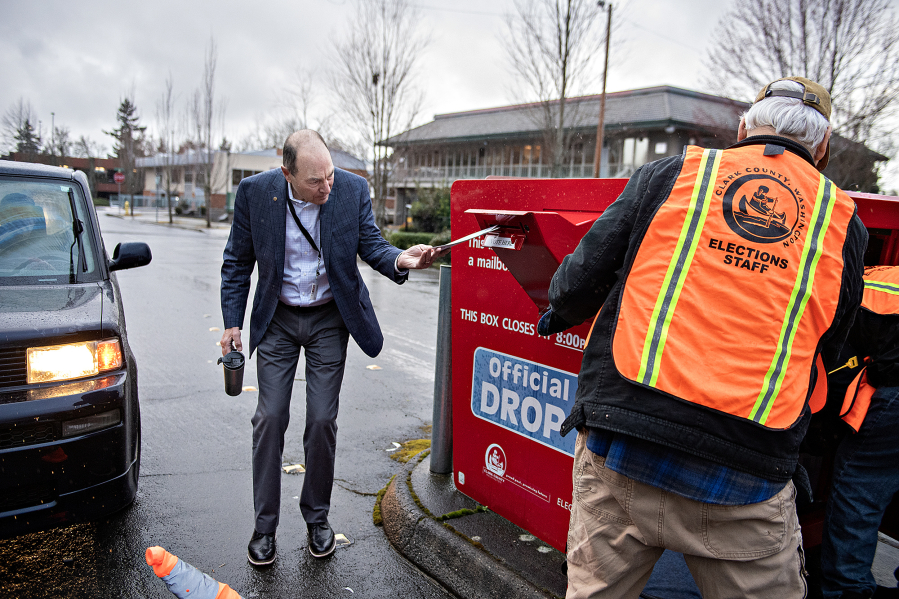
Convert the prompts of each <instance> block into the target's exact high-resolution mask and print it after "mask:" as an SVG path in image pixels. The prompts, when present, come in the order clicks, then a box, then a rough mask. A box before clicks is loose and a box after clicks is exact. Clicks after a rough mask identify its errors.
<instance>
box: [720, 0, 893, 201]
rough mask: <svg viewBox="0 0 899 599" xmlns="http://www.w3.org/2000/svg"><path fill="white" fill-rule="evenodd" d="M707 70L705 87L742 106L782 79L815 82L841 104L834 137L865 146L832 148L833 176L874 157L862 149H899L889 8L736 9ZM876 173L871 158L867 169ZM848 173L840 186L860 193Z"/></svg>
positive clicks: (827, 2) (874, 3) (769, 0)
mask: <svg viewBox="0 0 899 599" xmlns="http://www.w3.org/2000/svg"><path fill="white" fill-rule="evenodd" d="M705 68H706V75H705V77H704V83H705V85H707V86H708V87H709V88H710V89H712V90H713V91H716V92H718V93H724V94H727V95H730V96H731V97H734V98H739V99H747V100H753V99H755V94H756V93H758V90H759V89H761V88H762V86H764V85H765V84H767V83H769V82H771V81H773V80H775V79H778V78H780V77H788V76H802V77H807V78H809V79H812V80H813V81H816V82H818V83H820V84H821V85H822V86H824V87H825V88H826V89H827V90H828V91H829V92H830V95H831V98H832V101H833V115H832V119H831V120H832V121H833V124H834V131H835V132H836V133H838V134H839V135H840V136H842V137H844V138H846V139H847V140H849V141H851V142H857V143H854V144H853V143H850V144H844V145H843V147H841V148H838V147H837V146H836V145H834V146H833V147H832V148H831V150H832V155H831V161H830V163H831V164H830V165H829V166H828V169H827V171H828V172H827V174H828V175H831V176H833V174H834V172H833V171H832V167H833V168H838V167H840V166H841V164H840V163H841V160H842V159H843V158H845V160H846V162H847V164H848V162H850V157H849V156H848V155H847V156H841V154H842V153H844V152H851V151H861V152H867V150H865V149H864V146H861V145H859V144H864V145H867V146H868V147H871V148H875V149H877V150H879V151H881V152H888V151H889V150H890V148H891V147H892V146H893V142H892V136H893V133H894V132H893V130H892V127H891V126H890V121H891V119H892V118H893V117H895V116H896V109H897V101H896V100H897V98H899V20H897V19H896V17H895V15H894V14H893V12H892V10H891V4H890V2H889V0H745V1H743V2H738V3H734V4H733V5H732V7H731V9H730V10H729V11H728V12H727V13H726V14H725V16H724V17H722V19H721V21H720V23H719V26H718V27H717V28H716V30H715V33H714V34H713V37H712V44H711V49H710V51H709V53H708V55H707V57H706V60H705ZM851 162H853V164H856V163H857V161H856V160H855V159H854V158H853V159H852V160H851ZM872 165H873V161H872V159H870V158H869V159H868V167H867V168H869V169H870V168H872ZM842 170H844V171H846V172H844V173H842V174H841V175H839V176H834V182H835V183H837V184H838V185H841V186H843V185H849V184H852V185H857V183H853V177H854V176H859V175H858V171H857V169H853V170H847V169H842ZM853 173H855V175H853ZM875 181H876V177H875ZM875 185H876V183H875Z"/></svg>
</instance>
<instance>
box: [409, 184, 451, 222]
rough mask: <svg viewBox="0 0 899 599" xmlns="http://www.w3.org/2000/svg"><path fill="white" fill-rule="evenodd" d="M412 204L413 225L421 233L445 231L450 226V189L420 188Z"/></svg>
mask: <svg viewBox="0 0 899 599" xmlns="http://www.w3.org/2000/svg"><path fill="white" fill-rule="evenodd" d="M416 192H417V195H418V200H417V201H415V202H412V210H411V213H412V223H413V226H414V227H415V228H416V229H418V230H419V231H433V232H435V233H436V232H437V231H443V230H446V229H448V228H449V226H450V188H449V187H431V188H424V187H419V188H418V189H417V190H416Z"/></svg>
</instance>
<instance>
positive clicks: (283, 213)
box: [265, 172, 290, 277]
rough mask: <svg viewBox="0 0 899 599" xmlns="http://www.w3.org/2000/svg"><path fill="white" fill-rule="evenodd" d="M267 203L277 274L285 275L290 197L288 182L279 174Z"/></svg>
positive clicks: (272, 185)
mask: <svg viewBox="0 0 899 599" xmlns="http://www.w3.org/2000/svg"><path fill="white" fill-rule="evenodd" d="M265 201H266V202H268V204H269V216H270V218H271V223H272V225H271V231H272V237H271V247H272V251H273V252H274V254H275V269H276V272H278V273H279V274H281V276H282V277H283V275H284V247H285V244H286V239H287V221H286V220H285V219H286V218H287V202H289V201H290V196H289V195H288V194H287V181H286V180H285V179H284V177H282V176H281V173H280V172H279V173H278V177H277V179H275V181H274V182H272V184H271V186H269V190H268V194H267V197H266V198H265Z"/></svg>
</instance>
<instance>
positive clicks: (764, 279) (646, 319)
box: [613, 145, 855, 429]
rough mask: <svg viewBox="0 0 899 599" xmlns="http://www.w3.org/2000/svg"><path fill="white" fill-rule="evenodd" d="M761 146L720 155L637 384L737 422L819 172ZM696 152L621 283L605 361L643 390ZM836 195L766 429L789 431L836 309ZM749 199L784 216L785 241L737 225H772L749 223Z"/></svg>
mask: <svg viewBox="0 0 899 599" xmlns="http://www.w3.org/2000/svg"><path fill="white" fill-rule="evenodd" d="M764 149H765V146H761V145H756V146H746V147H742V148H734V149H730V150H723V151H720V152H721V156H722V158H721V162H720V165H719V167H718V170H717V174H716V176H715V179H714V181H713V182H712V183H711V186H712V188H713V191H712V195H711V200H710V207H709V210H708V213H707V216H706V220H705V222H704V224H703V226H702V228H701V230H700V231H699V233H698V242H697V245H696V251H695V253H694V255H693V257H692V261H691V262H690V264H689V269H688V270H687V274H686V276H685V279H684V283H683V286H682V288H681V291H680V295H679V298H678V300H677V303H676V304H675V307H674V311H673V313H671V314H670V316H671V322H670V325H669V327H668V329H667V336H666V337H665V343H664V346H663V352H662V354H661V358H660V360H659V362H658V364H657V365H656V370H657V371H658V378H657V380H656V382H655V384H654V385H649V384H647V386H650V387H653V388H655V389H657V390H659V391H662V392H665V393H668V394H670V395H673V396H675V397H678V398H681V399H684V400H686V401H689V402H692V403H695V404H699V405H703V406H706V407H708V408H711V409H714V410H717V411H720V412H725V413H729V414H733V415H735V416H740V417H743V418H749V417H750V414H751V413H752V410H753V408H754V406H755V405H756V402H757V399H758V397H759V394H760V393H761V392H762V390H763V389H764V388H765V387H766V386H767V385H766V383H765V377H766V373H767V372H768V369H769V366H770V365H771V363H772V361H773V359H774V356H775V353H776V351H777V348H778V339H779V337H780V332H781V327H782V325H783V322H784V321H785V319H786V314H787V307H788V305H789V301H790V296H791V293H792V290H793V288H794V285H795V282H796V279H797V275H798V269H799V265H800V262H801V257H802V251H803V247H804V246H805V244H806V243H808V238H809V232H810V230H811V228H812V225H813V223H812V214H813V209H814V205H815V201H816V195H817V192H818V188H819V182H820V179H819V173H818V172H817V171H816V170H815V169H814V168H812V167H811V165H809V164H808V163H807V162H806V161H804V160H803V159H802V158H800V157H799V156H796V155H795V154H792V153H791V152H784V153H783V154H782V155H778V156H764V155H763V152H764ZM702 155H703V149H702V148H697V147H689V148H688V149H687V152H686V156H685V159H684V165H683V168H682V170H681V174H680V175H679V176H678V178H677V180H676V181H675V183H674V186H673V188H672V191H671V193H670V195H669V197H668V199H666V200H665V202H664V203H663V204H662V205H661V206H660V207H659V209H658V211H657V212H656V214H655V216H654V217H653V219H652V222H651V223H650V225H649V227H648V228H647V231H646V233H645V235H644V237H643V239H642V241H641V244H640V248H639V250H638V251H637V255H636V257H635V259H634V263H633V265H632V267H631V270H630V273H629V274H628V279H627V282H626V284H625V288H624V293H623V296H622V302H621V308H620V311H619V317H618V322H617V324H616V329H615V333H614V338H613V354H614V358H615V364H616V366H617V368H618V370H619V372H620V373H621V374H622V375H623V376H624V377H625V378H627V379H629V380H631V381H634V382H637V383H638V384H646V383H643V382H641V381H640V380H639V373H640V367H641V359H642V355H643V353H644V342H645V341H646V338H647V335H648V334H649V333H650V331H649V329H650V324H651V321H652V317H653V311H654V309H655V306H656V302H657V298H658V297H659V295H660V292H661V290H662V288H663V284H664V282H665V278H666V273H667V271H668V269H669V264H670V263H671V261H672V256H673V255H674V253H675V250H676V245H677V243H678V239H679V237H680V236H681V230H682V228H683V226H684V223H685V221H686V220H687V214H688V209H689V206H690V202H691V196H692V195H693V193H694V187H695V186H696V185H697V179H698V178H699V177H700V176H701V174H702V173H700V166H701V160H702ZM747 164H751V165H757V166H753V167H747V166H746V165H747ZM766 190H767V191H766ZM835 193H836V201H835V202H833V211H832V213H831V219H830V225H829V228H828V230H827V235H826V236H825V238H824V240H823V244H822V247H823V251H822V254H821V257H820V260H819V262H818V263H817V264H816V265H814V266H815V272H814V280H813V285H812V287H811V290H810V291H811V293H810V296H809V300H808V303H807V305H806V307H805V311H804V314H803V316H802V318H801V319H800V320H798V323H797V326H796V328H795V333H796V334H795V338H794V341H793V343H792V346H791V351H790V359H789V362H788V363H787V366H786V368H785V375H784V379H783V382H782V384H781V387H780V391H779V394H778V395H777V397H776V400H775V401H774V402H773V403H772V404H771V405H772V407H771V411H770V413H769V414H768V416H767V419H766V421H765V423H764V424H765V426H767V427H769V428H775V429H785V428H789V427H790V426H791V425H792V424H793V423H795V422H796V420H797V419H798V418H799V416H800V415H801V413H802V409H803V406H804V405H805V402H806V399H807V398H808V397H809V381H810V378H811V369H812V367H813V364H814V361H815V356H816V352H817V346H818V342H819V340H820V338H821V336H822V335H823V334H824V333H825V331H826V330H827V329H828V328H829V327H830V326H831V324H832V322H833V318H834V314H835V312H836V308H837V303H838V301H839V292H840V286H841V276H842V271H843V244H844V242H845V237H846V231H847V228H848V224H849V221H850V219H851V218H852V215H853V214H854V210H855V204H854V203H853V202H852V200H851V199H850V198H849V197H848V196H847V195H846V194H845V193H843V192H842V191H840V190H839V189H836V192H835ZM757 197H761V198H762V199H761V200H759V199H756V198H757ZM753 200H754V201H755V204H756V206H759V207H760V208H761V209H763V210H768V211H769V213H773V214H775V215H780V214H783V215H784V217H783V220H784V222H785V223H786V224H785V225H784V229H785V230H787V231H789V235H788V237H786V238H784V239H777V238H776V237H774V241H773V242H772V241H771V240H770V238H762V237H760V236H759V235H754V234H753V233H752V232H750V231H747V229H746V228H745V226H744V225H742V224H740V222H738V221H737V220H736V219H735V217H734V214H736V212H737V211H740V210H741V209H742V210H744V212H741V214H740V218H742V219H744V221H745V218H746V217H745V214H746V213H750V218H752V215H753V214H756V216H755V218H756V219H757V220H758V221H759V222H761V223H765V224H759V225H756V227H757V229H759V230H761V228H762V227H769V229H770V227H772V225H771V220H772V219H771V218H769V219H767V222H766V219H765V218H760V219H759V218H758V216H757V214H758V213H760V211H759V210H756V212H755V213H753V208H752V207H751V206H750V205H751V203H752V201H753ZM774 200H777V203H775V202H774ZM728 210H729V211H730V212H729V213H728ZM778 218H780V217H779V216H778ZM744 221H741V222H744ZM735 222H737V224H736V225H735V224H734V223H735ZM777 222H778V223H780V221H779V220H778V221H777ZM787 225H789V226H787ZM774 226H775V228H776V227H777V226H779V224H778V225H774ZM760 239H762V241H760ZM797 301H798V300H797Z"/></svg>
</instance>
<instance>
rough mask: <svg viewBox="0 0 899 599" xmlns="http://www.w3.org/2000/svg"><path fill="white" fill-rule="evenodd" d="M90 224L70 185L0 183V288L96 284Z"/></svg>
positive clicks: (9, 180) (76, 188) (76, 191)
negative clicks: (92, 282) (10, 286)
mask: <svg viewBox="0 0 899 599" xmlns="http://www.w3.org/2000/svg"><path fill="white" fill-rule="evenodd" d="M73 209H74V214H73ZM79 223H80V224H79ZM89 225H90V220H89V218H88V215H87V212H86V205H85V202H84V196H83V195H82V193H81V188H80V186H79V185H77V184H76V183H75V182H74V181H73V182H66V181H54V182H51V181H47V180H40V179H23V178H18V177H17V178H13V177H10V178H0V285H53V284H57V285H58V284H72V283H80V282H86V281H96V280H97V278H98V271H97V260H96V256H97V252H96V251H95V249H94V248H95V246H94V244H95V241H94V239H93V237H92V235H91V233H90V231H91V229H90V227H89ZM82 228H83V229H84V230H83V232H82Z"/></svg>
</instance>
